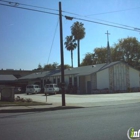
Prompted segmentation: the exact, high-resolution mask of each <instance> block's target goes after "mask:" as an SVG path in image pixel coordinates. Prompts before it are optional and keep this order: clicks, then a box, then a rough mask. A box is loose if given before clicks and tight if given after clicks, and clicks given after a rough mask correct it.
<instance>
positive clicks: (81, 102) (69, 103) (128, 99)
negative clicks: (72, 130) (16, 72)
mask: <svg viewBox="0 0 140 140" xmlns="http://www.w3.org/2000/svg"><path fill="white" fill-rule="evenodd" d="M22 96H23V97H26V95H21V97H22ZM27 97H28V98H29V97H30V98H32V100H33V101H37V99H36V98H38V99H39V97H40V100H39V101H41V98H42V95H41V94H40V95H32V96H27ZM48 98H49V102H51V103H48V104H47V105H35V106H4V107H0V113H12V112H33V111H53V110H62V109H75V108H85V107H100V106H110V105H111V106H112V105H121V104H131V103H140V93H122V94H99V95H66V106H62V103H61V95H54V96H51V97H48ZM58 99H59V100H58ZM42 102H44V98H43V101H42Z"/></svg>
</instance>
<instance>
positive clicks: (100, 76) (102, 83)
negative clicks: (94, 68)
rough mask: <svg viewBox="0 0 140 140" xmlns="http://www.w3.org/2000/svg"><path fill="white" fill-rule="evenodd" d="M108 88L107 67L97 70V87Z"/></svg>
mask: <svg viewBox="0 0 140 140" xmlns="http://www.w3.org/2000/svg"><path fill="white" fill-rule="evenodd" d="M103 88H109V71H108V69H105V70H102V71H100V72H97V89H103Z"/></svg>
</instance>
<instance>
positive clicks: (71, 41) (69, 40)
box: [64, 35, 77, 68]
mask: <svg viewBox="0 0 140 140" xmlns="http://www.w3.org/2000/svg"><path fill="white" fill-rule="evenodd" d="M64 44H65V47H66V49H67V50H68V51H71V66H72V68H73V50H74V49H75V48H76V46H77V44H76V43H75V39H73V36H72V35H71V36H67V37H66V42H65V43H64Z"/></svg>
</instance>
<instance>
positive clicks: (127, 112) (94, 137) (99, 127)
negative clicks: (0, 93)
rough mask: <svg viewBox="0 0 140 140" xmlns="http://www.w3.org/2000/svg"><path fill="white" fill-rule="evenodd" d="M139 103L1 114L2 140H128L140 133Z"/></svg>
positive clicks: (0, 131) (0, 132)
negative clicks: (130, 134)
mask: <svg viewBox="0 0 140 140" xmlns="http://www.w3.org/2000/svg"><path fill="white" fill-rule="evenodd" d="M139 117H140V103H135V104H125V105H115V106H103V107H89V108H80V109H68V110H56V111H46V112H30V113H29V112H28V113H2V114H0V139H1V140H128V138H127V135H126V134H127V130H128V129H129V128H130V127H134V128H135V130H139V129H140V118H139Z"/></svg>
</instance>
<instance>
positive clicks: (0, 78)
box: [0, 75, 17, 81]
mask: <svg viewBox="0 0 140 140" xmlns="http://www.w3.org/2000/svg"><path fill="white" fill-rule="evenodd" d="M16 79H17V78H16V77H15V76H14V75H0V81H14V80H16Z"/></svg>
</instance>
